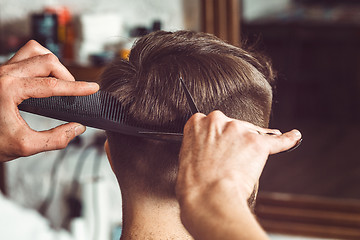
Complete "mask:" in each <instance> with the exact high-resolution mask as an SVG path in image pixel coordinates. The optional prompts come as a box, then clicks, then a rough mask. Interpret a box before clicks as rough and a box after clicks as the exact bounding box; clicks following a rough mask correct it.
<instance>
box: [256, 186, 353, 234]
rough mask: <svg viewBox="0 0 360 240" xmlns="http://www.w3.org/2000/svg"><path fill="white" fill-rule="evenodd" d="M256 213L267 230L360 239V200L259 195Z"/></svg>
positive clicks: (273, 194) (290, 195)
mask: <svg viewBox="0 0 360 240" xmlns="http://www.w3.org/2000/svg"><path fill="white" fill-rule="evenodd" d="M255 212H256V215H257V217H258V219H259V222H260V223H261V225H262V226H263V227H264V229H265V230H266V231H267V232H271V233H280V234H290V235H299V236H311V237H321V238H336V239H360V201H357V200H343V199H330V198H319V197H309V196H301V195H292V194H277V193H262V194H259V197H258V200H257V206H256V210H255Z"/></svg>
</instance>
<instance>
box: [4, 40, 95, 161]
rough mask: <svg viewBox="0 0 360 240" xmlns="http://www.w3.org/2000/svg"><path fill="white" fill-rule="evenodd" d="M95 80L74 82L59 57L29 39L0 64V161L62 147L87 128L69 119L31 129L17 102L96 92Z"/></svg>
mask: <svg viewBox="0 0 360 240" xmlns="http://www.w3.org/2000/svg"><path fill="white" fill-rule="evenodd" d="M98 89H99V86H98V85H97V84H96V83H87V82H75V79H74V77H73V76H72V75H71V74H70V73H69V71H68V70H67V69H66V68H65V67H64V66H63V65H62V64H61V63H60V62H59V60H58V59H57V57H56V56H55V55H54V54H52V53H51V52H50V51H49V50H47V49H46V48H44V47H42V46H41V45H40V44H38V43H37V42H36V41H33V40H32V41H29V42H28V43H27V44H26V45H25V46H24V47H22V48H21V49H20V50H19V51H18V52H17V53H16V54H15V55H14V56H13V57H12V58H11V59H10V60H9V61H8V62H7V63H5V64H4V65H2V66H0V161H2V162H4V161H8V160H12V159H15V158H17V157H22V156H29V155H33V154H36V153H39V152H43V151H49V150H55V149H62V148H65V147H66V146H67V144H68V143H69V142H70V141H71V140H72V139H73V138H74V137H75V136H77V135H79V134H81V133H83V132H84V131H85V127H84V126H82V125H80V124H78V123H68V124H64V125H61V126H59V127H56V128H54V129H51V130H48V131H42V132H37V131H34V130H32V129H31V128H30V127H29V126H28V125H27V124H26V122H25V121H24V120H23V119H22V117H21V116H20V114H19V111H18V108H17V106H18V105H19V104H20V103H21V102H22V101H23V100H25V99H27V98H30V97H36V98H42V97H50V96H83V95H89V94H92V93H95V92H96V91H97V90H98Z"/></svg>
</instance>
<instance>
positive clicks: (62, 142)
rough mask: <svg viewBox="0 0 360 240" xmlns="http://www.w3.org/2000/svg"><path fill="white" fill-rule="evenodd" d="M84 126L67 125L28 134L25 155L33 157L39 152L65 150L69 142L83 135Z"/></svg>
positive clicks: (77, 124) (76, 124)
mask: <svg viewBox="0 0 360 240" xmlns="http://www.w3.org/2000/svg"><path fill="white" fill-rule="evenodd" d="M85 130H86V128H85V126H83V125H81V124H79V123H67V124H63V125H60V126H58V127H56V128H53V129H50V130H47V131H41V132H35V134H34V133H32V134H29V136H28V138H27V139H26V140H27V141H28V144H26V145H27V146H28V151H26V154H25V155H33V154H36V153H39V152H44V151H51V150H57V149H63V148H65V147H66V146H67V145H68V144H69V142H70V141H71V140H72V139H73V138H75V137H76V136H79V135H80V134H82V133H84V132H85Z"/></svg>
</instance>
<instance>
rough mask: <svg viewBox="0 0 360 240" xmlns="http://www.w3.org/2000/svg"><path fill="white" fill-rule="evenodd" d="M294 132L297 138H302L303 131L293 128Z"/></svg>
mask: <svg viewBox="0 0 360 240" xmlns="http://www.w3.org/2000/svg"><path fill="white" fill-rule="evenodd" d="M293 132H294V134H295V136H296V137H297V138H301V132H300V131H299V130H296V129H295V130H293Z"/></svg>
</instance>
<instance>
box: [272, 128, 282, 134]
mask: <svg viewBox="0 0 360 240" xmlns="http://www.w3.org/2000/svg"><path fill="white" fill-rule="evenodd" d="M273 133H274V134H275V135H281V134H282V132H281V131H280V130H278V129H275V130H274V131H273Z"/></svg>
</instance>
